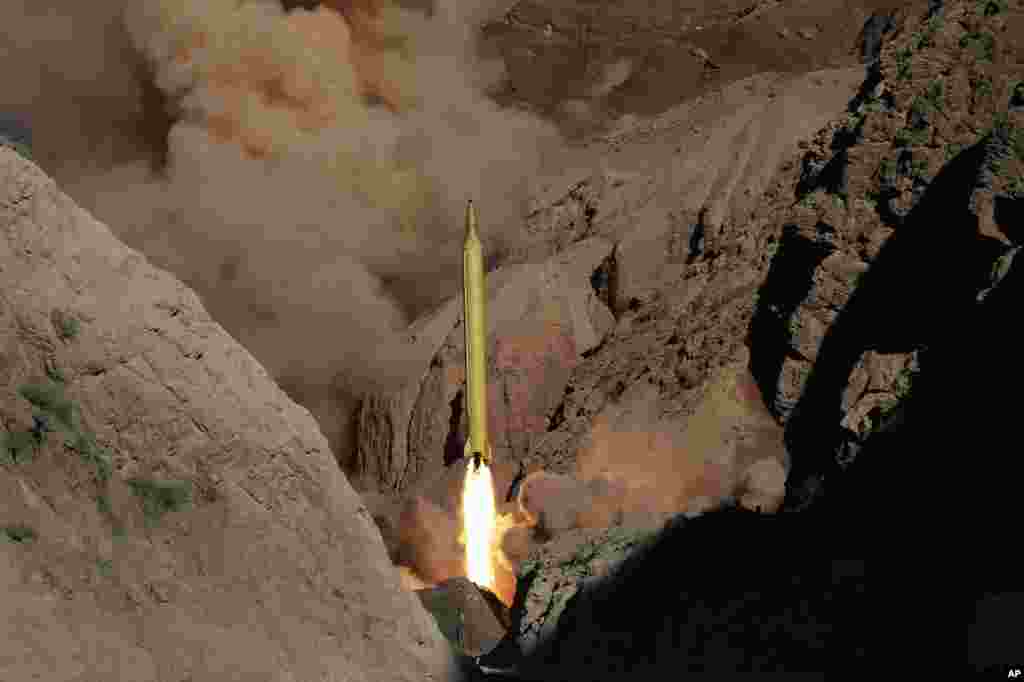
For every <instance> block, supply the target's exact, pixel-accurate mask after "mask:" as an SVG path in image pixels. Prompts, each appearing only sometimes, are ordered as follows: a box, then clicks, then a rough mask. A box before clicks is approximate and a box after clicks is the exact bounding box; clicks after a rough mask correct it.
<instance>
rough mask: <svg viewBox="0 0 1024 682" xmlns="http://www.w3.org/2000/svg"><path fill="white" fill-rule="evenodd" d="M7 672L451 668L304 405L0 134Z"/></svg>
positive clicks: (1, 579) (307, 672)
mask: <svg viewBox="0 0 1024 682" xmlns="http://www.w3.org/2000/svg"><path fill="white" fill-rule="evenodd" d="M0 230H2V235H3V237H2V239H0V389H2V395H0V422H2V425H3V429H2V432H0V437H2V445H3V448H2V452H0V455H2V456H3V463H2V464H0V488H2V489H0V526H2V528H3V531H2V534H3V535H4V536H5V539H6V540H7V541H5V542H0V589H2V590H3V593H4V595H5V596H4V603H3V606H2V607H0V613H2V618H0V623H3V626H2V627H0V630H2V638H3V642H4V644H3V650H4V655H3V656H0V679H4V680H29V679H46V680H55V681H56V680H71V679H82V680H85V679H89V680H99V679H102V680H132V681H133V682H150V681H151V682H157V681H159V682H171V681H172V680H173V681H175V682H177V681H179V680H183V679H189V680H193V682H202V681H208V682H214V681H217V682H221V681H223V680H227V679H238V680H241V679H245V680H253V681H255V680H266V681H267V682H271V681H273V682H284V681H286V680H288V681H299V680H301V681H303V682H306V681H314V680H338V679H346V680H364V681H367V682H369V681H371V680H372V681H374V682H376V681H378V680H395V681H400V680H407V681H409V682H412V681H413V680H416V681H417V682H420V681H422V680H436V681H438V682H439V681H440V680H447V679H450V677H449V675H450V674H451V672H452V664H453V659H452V655H451V651H450V648H449V646H448V644H447V642H446V641H445V640H444V638H443V637H442V635H441V634H440V632H439V631H438V628H437V626H436V625H435V623H434V622H433V621H432V619H431V617H430V615H429V614H428V613H427V612H426V611H425V610H424V609H423V608H422V606H421V604H420V603H419V600H418V599H417V598H416V596H415V595H413V594H412V593H410V592H408V591H404V590H402V589H400V586H399V577H398V573H397V571H396V569H395V568H394V567H393V566H392V565H391V563H390V561H389V560H388V556H387V553H386V551H385V547H384V544H383V543H382V541H381V536H380V533H379V532H378V530H377V528H376V527H375V525H374V523H373V520H372V519H371V518H370V515H369V514H368V513H367V511H366V509H365V507H364V506H363V504H362V503H361V501H360V499H359V497H358V495H356V494H355V492H354V491H353V490H352V488H351V487H350V486H349V484H348V482H347V481H346V480H345V477H344V476H343V474H342V473H341V472H340V471H339V469H338V467H337V464H336V463H335V461H334V458H333V456H332V454H331V452H330V451H329V449H328V445H327V442H326V440H325V439H324V437H323V435H322V434H321V432H320V431H319V429H318V428H317V425H316V423H315V422H314V420H313V418H312V417H311V416H310V414H309V412H308V411H306V410H305V409H303V408H301V407H299V406H297V405H296V404H295V403H293V402H292V401H291V400H290V399H289V398H288V397H286V395H285V394H284V393H283V392H282V391H281V390H280V389H279V388H278V387H277V386H276V385H275V384H274V382H273V381H272V380H271V379H270V378H269V376H268V375H267V372H266V371H265V370H264V369H263V367H262V366H261V365H260V364H259V363H257V362H256V361H255V360H254V359H253V358H252V356H251V355H249V353H248V352H246V351H245V350H244V349H243V348H241V347H240V346H239V345H238V344H237V343H235V341H234V340H233V339H232V338H231V337H230V336H228V334H227V333H226V332H225V331H224V330H223V329H222V328H221V327H220V326H219V325H218V324H217V323H215V322H214V321H213V320H211V319H210V317H209V315H207V313H206V311H205V310H204V308H203V306H202V304H201V303H200V301H199V299H198V298H197V296H196V295H195V294H194V293H193V292H192V291H191V290H189V289H188V288H187V287H185V286H184V285H183V284H182V283H181V282H179V281H178V280H176V279H175V278H174V277H172V276H171V275H170V274H168V273H166V272H164V271H161V270H158V269H156V268H154V267H152V266H151V265H150V264H149V263H148V262H147V260H146V259H145V258H144V257H143V256H142V255H141V254H139V253H138V252H136V251H134V250H132V249H130V248H128V247H126V246H124V245H123V244H121V243H120V242H118V241H117V240H116V239H115V238H114V237H113V235H112V234H111V233H110V231H109V230H108V229H107V227H106V226H105V225H103V224H101V223H99V222H98V221H96V220H95V219H93V218H92V216H90V215H89V214H88V213H86V212H85V211H83V210H81V209H80V208H78V207H77V206H76V205H75V204H74V203H73V202H72V201H71V199H69V198H68V197H67V196H66V195H64V194H63V193H62V192H61V191H60V189H59V188H58V187H57V186H56V185H55V184H54V182H52V181H51V180H50V179H49V178H47V177H46V176H45V175H44V174H43V173H42V172H41V171H40V170H39V169H38V168H37V167H36V166H34V165H33V164H31V163H30V162H28V161H26V160H25V159H23V158H21V157H19V156H18V155H17V154H16V153H14V152H13V151H12V150H10V149H8V148H4V147H0Z"/></svg>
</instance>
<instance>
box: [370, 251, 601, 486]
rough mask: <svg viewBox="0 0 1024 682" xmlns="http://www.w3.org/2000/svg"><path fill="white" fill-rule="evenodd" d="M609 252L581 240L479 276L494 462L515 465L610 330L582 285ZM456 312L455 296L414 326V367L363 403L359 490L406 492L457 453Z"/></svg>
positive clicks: (460, 335) (461, 380)
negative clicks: (483, 282) (543, 257)
mask: <svg viewBox="0 0 1024 682" xmlns="http://www.w3.org/2000/svg"><path fill="white" fill-rule="evenodd" d="M611 250H612V245H611V243H610V242H608V241H606V240H603V239H600V238H592V239H587V240H584V241H581V242H579V243H577V244H574V245H573V246H572V247H570V248H569V249H567V250H566V251H565V252H563V253H561V254H559V255H557V256H553V257H552V258H550V259H549V260H547V261H546V262H544V263H541V264H530V265H518V266H512V267H509V268H503V269H500V270H498V271H495V272H492V273H491V274H489V275H488V282H487V286H488V304H487V306H488V307H487V317H488V319H487V323H488V363H489V369H488V410H489V413H488V418H489V427H490V437H491V442H492V446H493V448H494V456H495V459H496V461H498V462H507V461H514V460H517V459H519V458H520V457H521V456H522V454H523V453H525V452H527V451H528V450H529V448H530V447H531V445H532V443H533V441H534V440H535V439H536V438H537V437H538V436H539V435H540V434H542V433H544V431H545V429H546V427H547V415H548V414H549V413H550V412H551V410H552V409H553V408H554V406H555V405H556V404H557V403H558V401H559V400H560V399H561V397H562V394H563V391H564V388H565V385H566V383H567V382H568V379H569V373H570V372H571V371H572V368H573V367H575V365H576V364H577V363H578V362H579V361H580V360H581V355H582V354H583V353H585V352H586V351H588V350H590V349H592V348H594V347H596V346H597V345H598V344H599V343H600V341H601V339H602V338H604V335H605V334H606V333H607V332H608V331H609V330H610V329H611V326H612V324H613V323H614V319H613V317H612V315H611V313H610V312H609V310H608V308H607V307H606V306H605V305H604V303H602V302H601V300H600V299H599V298H598V296H597V294H596V293H595V291H594V289H593V288H592V286H591V283H590V278H591V277H592V276H593V273H594V272H595V271H596V270H598V269H599V268H600V266H601V264H602V262H603V261H604V260H605V259H606V258H607V257H608V256H609V255H610V253H611ZM461 316H462V299H461V298H456V299H454V300H452V301H449V302H448V303H447V304H445V305H444V306H443V307H442V308H440V309H439V310H437V311H435V312H434V313H433V314H432V315H430V316H428V317H426V318H423V319H421V320H419V321H418V322H417V323H416V324H414V325H413V327H412V328H411V329H410V330H409V332H408V339H409V344H410V345H416V348H417V352H418V353H419V358H420V367H419V369H418V370H417V371H414V372H412V376H410V378H409V380H408V382H407V383H406V384H405V385H403V386H397V387H385V388H383V389H381V390H380V391H377V392H374V393H371V394H370V395H368V396H367V397H366V399H365V400H364V401H363V404H362V407H361V408H360V413H359V431H358V447H357V456H358V461H357V471H358V475H359V476H360V478H361V479H362V480H363V481H364V485H365V486H366V487H367V488H368V489H376V490H380V491H396V492H405V491H410V490H414V489H415V486H422V485H425V484H426V483H428V482H431V481H433V480H435V479H436V478H437V477H438V476H439V475H440V473H441V472H442V470H443V469H444V467H445V465H446V464H451V463H453V462H454V461H456V460H458V459H459V458H460V457H462V454H463V443H464V442H465V429H466V422H465V420H466V417H465V412H464V392H465V370H464V367H463V366H464V363H465V357H464V355H465V342H464V330H463V327H462V322H461Z"/></svg>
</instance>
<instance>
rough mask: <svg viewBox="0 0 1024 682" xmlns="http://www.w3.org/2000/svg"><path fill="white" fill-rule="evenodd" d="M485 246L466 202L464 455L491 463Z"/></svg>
mask: <svg viewBox="0 0 1024 682" xmlns="http://www.w3.org/2000/svg"><path fill="white" fill-rule="evenodd" d="M484 276H485V275H484V248H483V244H482V243H481V241H480V235H479V233H478V232H477V222H476V209H475V208H474V207H473V201H472V200H470V201H469V203H468V204H467V205H466V239H465V241H464V242H463V243H462V294H463V299H462V300H463V312H464V315H463V317H464V325H465V327H466V405H467V408H468V409H467V411H468V413H469V438H467V439H466V450H465V456H466V457H472V458H473V463H474V465H475V467H476V468H477V469H479V468H480V462H481V461H482V462H483V463H484V464H487V465H490V462H491V444H490V442H489V441H488V439H487V323H486V317H485V316H486V307H487V288H486V286H485V285H484Z"/></svg>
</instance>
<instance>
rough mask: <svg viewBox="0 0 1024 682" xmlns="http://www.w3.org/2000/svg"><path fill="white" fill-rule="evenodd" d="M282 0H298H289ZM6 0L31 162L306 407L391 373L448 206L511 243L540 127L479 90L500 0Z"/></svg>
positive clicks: (11, 101) (403, 369)
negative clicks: (175, 280) (287, 2)
mask: <svg viewBox="0 0 1024 682" xmlns="http://www.w3.org/2000/svg"><path fill="white" fill-rule="evenodd" d="M291 4H292V5H295V4H298V3H291ZM301 4H302V5H303V7H294V8H292V9H285V8H284V7H283V6H282V5H281V3H280V2H278V1H277V0H132V1H130V2H129V1H128V0H117V1H114V0H111V1H108V2H106V3H103V2H94V3H78V2H74V0H64V1H63V2H56V3H48V4H47V8H46V9H40V7H39V3H35V2H30V1H29V0H9V1H8V2H5V3H4V4H3V8H2V9H0V22H3V23H4V25H5V26H9V27H17V30H10V31H5V32H4V35H3V36H2V37H0V41H3V42H2V43H0V45H2V46H3V48H4V49H5V50H6V53H7V54H6V55H5V56H6V57H7V59H6V60H5V62H6V63H8V64H18V65H19V66H20V67H21V68H22V71H21V72H19V73H17V74H13V75H9V76H8V77H7V78H6V79H5V80H6V82H5V88H4V89H3V93H2V95H0V98H2V99H0V109H2V110H3V111H5V112H8V113H12V112H13V113H15V114H16V115H19V116H22V117H24V119H26V120H27V122H28V123H29V125H30V126H31V127H32V129H33V133H34V140H35V142H34V149H33V155H34V157H35V158H36V160H37V161H38V162H39V163H40V165H41V166H43V167H44V169H45V170H47V171H48V172H50V173H51V174H52V175H53V176H54V177H55V178H56V179H57V180H58V182H59V183H60V184H61V186H62V188H64V189H65V191H67V192H68V193H69V194H70V195H71V196H73V197H74V198H75V199H76V200H77V201H78V202H79V203H81V204H82V205H83V206H85V207H86V208H87V209H89V210H91V211H92V212H93V213H94V214H95V215H97V217H98V218H100V219H101V220H103V221H105V222H106V223H107V224H108V225H110V227H111V229H112V230H114V232H115V233H116V234H118V235H119V236H120V237H121V238H122V239H123V240H124V241H125V242H127V243H128V244H130V245H131V246H133V247H135V248H138V249H139V250H141V251H142V252H144V253H145V254H146V255H147V256H148V257H149V258H150V260H151V261H153V262H154V263H155V264H157V265H159V266H161V267H165V268H167V269H169V270H170V271H172V272H174V273H175V274H176V275H177V276H178V277H179V278H181V279H182V280H183V281H185V282H186V283H187V284H189V285H190V286H192V287H193V288H195V289H196V290H197V291H198V292H199V294H200V295H201V296H202V297H203V300H204V303H205V304H206V305H207V307H208V309H209V310H210V312H211V314H212V315H213V316H214V317H215V318H216V319H217V320H218V321H219V322H221V323H222V324H223V325H224V326H225V328H227V329H228V330H229V331H230V332H231V333H232V334H233V335H234V336H235V337H236V338H237V339H238V340H239V341H240V342H242V343H243V344H244V345H246V347H248V348H249V349H250V351H252V352H253V354H254V355H256V357H257V358H259V360H260V361H261V362H262V363H263V364H264V365H266V366H267V367H268V369H269V370H270V371H271V372H272V373H273V374H274V375H275V376H276V377H277V379H278V381H279V382H280V383H281V384H282V386H283V387H284V388H285V389H286V390H288V391H289V392H290V393H291V394H292V396H293V397H294V398H296V399H297V400H299V401H300V402H302V403H303V404H304V405H306V407H308V408H309V409H310V410H311V411H312V412H313V413H314V415H315V416H316V417H317V418H318V419H319V421H320V423H321V426H322V428H323V429H324V431H325V433H326V434H327V435H328V437H329V439H330V440H331V443H332V446H333V447H334V448H335V450H336V452H338V454H339V456H340V457H341V458H342V459H345V457H346V455H347V450H348V445H349V443H348V438H349V437H350V436H349V433H348V431H347V430H346V429H347V428H348V426H347V424H348V419H349V418H350V416H351V408H352V407H353V405H354V401H353V397H354V396H356V395H357V394H358V393H359V392H360V391H362V390H365V389H366V388H368V387H370V386H373V385H375V384H380V383H386V382H389V381H392V380H396V379H400V378H402V377H404V376H406V375H407V372H408V366H407V365H406V364H405V363H404V360H405V358H403V357H402V355H401V353H400V352H399V351H398V350H397V345H396V344H395V336H396V331H397V330H400V329H403V328H404V327H405V326H406V325H407V324H408V322H409V321H411V319H412V318H413V317H415V316H417V315H419V314H420V313H422V312H423V311H425V310H427V309H429V308H431V307H432V306H434V305H436V304H438V303H439V302H440V301H442V300H443V299H444V298H446V297H447V296H450V295H452V294H453V293H455V292H456V291H457V288H458V283H459V278H460V265H461V261H460V256H461V248H460V247H461V238H462V234H461V232H462V224H461V223H462V215H463V214H462V212H463V210H464V202H465V201H466V199H467V198H473V199H474V200H475V201H476V203H477V204H478V206H479V207H480V210H481V221H482V224H483V227H484V229H485V233H486V234H485V237H486V242H487V246H488V251H489V252H490V254H489V255H491V256H493V255H494V254H495V253H498V252H501V251H503V250H504V249H506V248H508V247H511V246H514V245H515V243H516V241H517V239H519V236H518V235H519V233H520V224H521V216H522V215H523V213H524V208H525V201H526V197H527V182H528V181H529V180H530V178H531V177H532V176H534V175H535V174H536V172H537V170H538V169H539V168H540V166H541V164H542V163H543V160H544V156H543V152H544V151H545V150H555V149H557V148H559V147H560V146H561V144H560V142H561V140H560V138H559V136H558V133H557V132H556V129H555V128H554V127H553V126H552V125H549V124H547V123H545V122H542V121H540V120H538V119H536V118H533V117H531V116H529V115H527V114H524V113H522V112H518V111H512V110H503V109H501V108H499V107H498V106H496V105H495V104H494V103H493V102H492V101H491V100H490V99H489V98H488V96H487V92H488V91H489V89H490V88H492V87H493V86H495V85H497V84H498V83H499V82H500V81H501V79H502V78H503V65H502V64H501V63H500V62H494V61H482V60H480V59H478V58H477V56H476V42H475V41H476V38H475V36H476V35H477V33H478V28H479V24H480V22H481V21H482V20H483V19H484V18H485V17H487V16H490V15H491V14H493V13H494V12H495V10H496V8H498V3H495V2H493V1H492V0H485V1H483V2H461V1H459V2H455V1H454V0H439V1H438V2H436V3H435V4H433V5H432V6H421V7H420V8H419V9H416V8H403V7H400V6H398V5H396V4H392V3H391V2H388V1H386V0H352V1H346V2H342V1H339V0H331V1H329V2H324V3H322V4H319V5H317V4H316V3H309V2H306V3H301Z"/></svg>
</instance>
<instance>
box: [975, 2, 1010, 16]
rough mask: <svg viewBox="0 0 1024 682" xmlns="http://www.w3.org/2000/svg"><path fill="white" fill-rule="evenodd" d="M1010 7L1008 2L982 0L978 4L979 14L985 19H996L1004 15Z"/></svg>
mask: <svg viewBox="0 0 1024 682" xmlns="http://www.w3.org/2000/svg"><path fill="white" fill-rule="evenodd" d="M1009 7H1010V5H1009V3H1008V2H1007V0H980V2H978V14H980V15H981V16H983V17H994V16H996V15H997V14H1002V13H1003V12H1005V11H1006V10H1007V9H1009Z"/></svg>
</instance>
